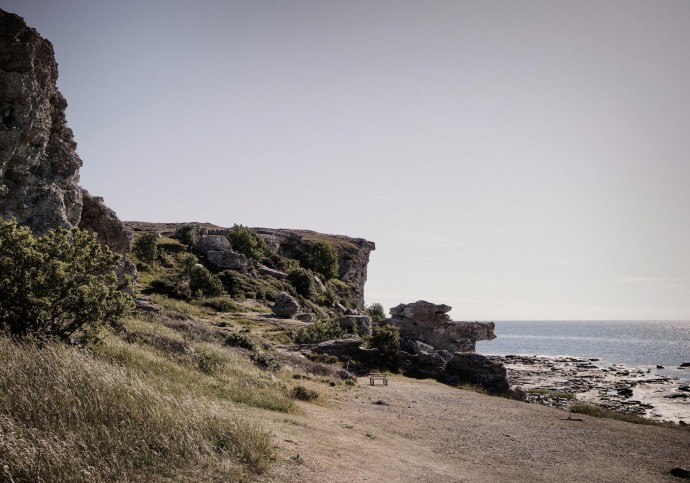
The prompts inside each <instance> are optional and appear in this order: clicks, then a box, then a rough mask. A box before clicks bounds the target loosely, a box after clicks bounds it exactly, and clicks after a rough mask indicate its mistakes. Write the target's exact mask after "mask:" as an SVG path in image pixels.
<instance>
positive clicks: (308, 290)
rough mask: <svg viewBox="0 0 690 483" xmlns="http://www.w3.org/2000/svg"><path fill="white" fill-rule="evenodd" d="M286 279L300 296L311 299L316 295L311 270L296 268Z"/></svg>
mask: <svg viewBox="0 0 690 483" xmlns="http://www.w3.org/2000/svg"><path fill="white" fill-rule="evenodd" d="M288 281H289V282H290V283H291V284H292V286H293V287H295V290H297V293H298V294H300V295H301V296H302V297H304V298H307V299H311V298H314V296H315V295H316V283H315V282H314V274H313V273H312V272H311V271H309V270H305V269H303V268H296V269H294V270H292V271H291V272H290V273H289V274H288Z"/></svg>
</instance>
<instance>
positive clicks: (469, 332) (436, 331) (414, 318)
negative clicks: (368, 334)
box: [386, 300, 496, 352]
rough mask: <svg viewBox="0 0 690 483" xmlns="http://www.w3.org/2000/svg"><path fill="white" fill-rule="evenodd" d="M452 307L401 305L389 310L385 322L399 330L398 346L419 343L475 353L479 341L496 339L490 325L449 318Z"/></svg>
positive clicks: (438, 348) (419, 304) (491, 324)
mask: <svg viewBox="0 0 690 483" xmlns="http://www.w3.org/2000/svg"><path fill="white" fill-rule="evenodd" d="M451 308H452V307H450V306H449V305H445V304H440V305H438V304H432V303H430V302H426V301H424V300H420V301H418V302H414V303H411V304H400V305H398V306H397V307H393V308H392V309H390V313H391V316H392V318H390V319H387V320H386V322H387V323H389V324H391V325H394V326H396V327H398V328H399V329H400V339H401V344H403V345H404V344H411V343H414V341H420V342H423V343H425V344H428V345H430V346H432V347H433V348H434V349H435V350H447V351H450V352H474V350H475V344H476V342H477V341H478V340H492V339H495V338H496V336H495V335H494V323H493V322H456V321H453V320H450V316H449V315H448V312H450V310H451Z"/></svg>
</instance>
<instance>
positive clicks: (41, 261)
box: [0, 221, 134, 341]
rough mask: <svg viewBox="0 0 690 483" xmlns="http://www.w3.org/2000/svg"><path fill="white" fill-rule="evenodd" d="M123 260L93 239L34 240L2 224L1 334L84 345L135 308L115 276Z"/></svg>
mask: <svg viewBox="0 0 690 483" xmlns="http://www.w3.org/2000/svg"><path fill="white" fill-rule="evenodd" d="M119 259H120V257H119V255H116V254H114V253H112V252H111V251H110V249H109V248H107V247H104V246H102V245H100V244H99V243H98V242H97V241H96V237H95V235H94V234H93V233H90V232H87V231H83V230H79V229H76V228H75V229H73V230H66V229H64V228H58V229H55V230H51V231H49V232H48V233H46V234H45V235H43V236H38V237H35V236H34V235H33V234H32V233H31V230H30V229H29V228H26V227H20V226H18V225H17V224H16V222H14V221H0V329H6V330H8V331H9V332H10V333H12V334H16V335H27V334H35V335H38V336H47V337H56V338H59V339H62V340H71V339H72V338H73V336H78V337H79V338H80V339H81V340H82V341H86V340H88V339H91V338H93V337H94V336H95V335H96V333H97V330H98V327H99V326H100V323H102V322H104V321H109V322H114V321H116V320H118V319H120V318H122V317H123V316H124V315H126V314H127V313H128V312H129V311H130V309H131V308H132V307H133V305H134V301H133V298H132V296H131V295H129V294H128V293H127V291H126V290H127V289H128V285H129V284H128V282H127V281H120V282H118V280H117V276H116V270H117V264H118V261H119Z"/></svg>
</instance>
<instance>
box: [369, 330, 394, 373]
mask: <svg viewBox="0 0 690 483" xmlns="http://www.w3.org/2000/svg"><path fill="white" fill-rule="evenodd" d="M369 345H370V346H371V347H372V348H373V349H376V350H377V351H378V353H379V360H380V362H381V363H382V364H384V365H387V366H389V367H391V368H395V367H397V364H398V352H399V351H400V329H398V328H397V327H395V326H393V325H383V326H378V327H374V331H373V334H372V335H371V339H370V340H369Z"/></svg>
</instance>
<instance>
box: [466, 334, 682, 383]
mask: <svg viewBox="0 0 690 483" xmlns="http://www.w3.org/2000/svg"><path fill="white" fill-rule="evenodd" d="M495 324H496V329H495V330H494V333H495V334H496V339H494V340H491V341H480V342H477V352H478V353H480V354H485V355H508V354H518V355H533V356H534V355H541V356H575V357H586V358H590V359H599V361H596V362H595V364H597V365H601V366H608V365H613V364H623V365H625V366H626V367H638V368H644V369H651V371H652V372H653V373H656V374H659V375H664V376H670V377H675V378H678V379H679V380H680V381H683V382H690V368H686V369H680V368H679V367H678V366H680V364H681V363H683V362H690V321H688V320H680V321H679V320H674V321H660V320H659V321H641V320H625V321H624V320H597V321H593V320H586V321H585V320H568V321H564V320H559V321H553V320H538V321H498V322H495ZM657 365H659V366H663V369H661V368H657Z"/></svg>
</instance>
